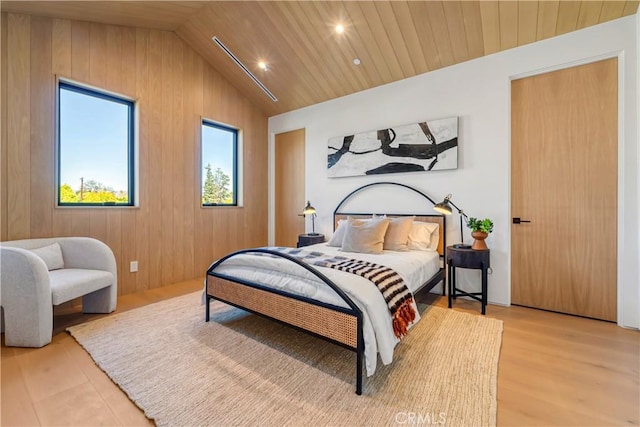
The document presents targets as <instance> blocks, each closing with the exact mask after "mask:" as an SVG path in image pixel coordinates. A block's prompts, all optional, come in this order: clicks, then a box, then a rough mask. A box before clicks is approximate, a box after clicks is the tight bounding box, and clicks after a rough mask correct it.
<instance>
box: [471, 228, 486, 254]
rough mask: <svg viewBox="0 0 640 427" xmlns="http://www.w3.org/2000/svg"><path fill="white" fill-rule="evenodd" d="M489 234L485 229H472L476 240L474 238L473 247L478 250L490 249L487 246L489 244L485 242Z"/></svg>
mask: <svg viewBox="0 0 640 427" xmlns="http://www.w3.org/2000/svg"><path fill="white" fill-rule="evenodd" d="M487 236H488V234H487V233H485V232H483V231H472V232H471V237H473V239H474V240H473V244H472V245H471V249H476V250H486V249H489V248H488V247H487V244H486V243H485V242H484V239H486V238H487Z"/></svg>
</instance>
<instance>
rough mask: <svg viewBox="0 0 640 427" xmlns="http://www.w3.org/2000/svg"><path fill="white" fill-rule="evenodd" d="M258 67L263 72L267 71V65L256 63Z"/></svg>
mask: <svg viewBox="0 0 640 427" xmlns="http://www.w3.org/2000/svg"><path fill="white" fill-rule="evenodd" d="M258 67H260V68H262V69H263V70H264V71H267V64H265V63H264V62H262V61H260V62H258Z"/></svg>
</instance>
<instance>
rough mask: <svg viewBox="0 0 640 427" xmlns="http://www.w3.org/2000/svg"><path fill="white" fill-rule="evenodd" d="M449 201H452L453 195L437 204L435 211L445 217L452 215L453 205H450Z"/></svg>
mask: <svg viewBox="0 0 640 427" xmlns="http://www.w3.org/2000/svg"><path fill="white" fill-rule="evenodd" d="M449 200H451V194H448V195H447V197H445V198H444V200H443V201H441V202H440V203H436V204H435V205H433V210H434V211H436V212H439V213H441V214H445V215H451V212H452V211H451V205H450V204H449Z"/></svg>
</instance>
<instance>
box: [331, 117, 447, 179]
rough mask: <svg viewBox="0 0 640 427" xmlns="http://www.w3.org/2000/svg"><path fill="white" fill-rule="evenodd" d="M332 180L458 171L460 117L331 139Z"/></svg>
mask: <svg viewBox="0 0 640 427" xmlns="http://www.w3.org/2000/svg"><path fill="white" fill-rule="evenodd" d="M328 148H329V154H328V162H327V166H328V175H329V178H338V177H344V176H358V175H376V174H385V173H399V172H426V171H432V170H443V169H457V168H458V118H457V117H449V118H445V119H437V120H427V121H424V122H420V123H415V124H411V125H404V126H397V127H394V128H387V129H380V130H374V131H370V132H363V133H358V134H355V135H346V136H342V137H336V138H331V139H329V147H328Z"/></svg>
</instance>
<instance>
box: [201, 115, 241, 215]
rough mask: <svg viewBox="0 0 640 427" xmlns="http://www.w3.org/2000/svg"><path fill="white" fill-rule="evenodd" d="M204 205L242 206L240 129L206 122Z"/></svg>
mask: <svg viewBox="0 0 640 427" xmlns="http://www.w3.org/2000/svg"><path fill="white" fill-rule="evenodd" d="M201 170H202V206H237V205H238V130H237V129H233V128H230V127H228V126H223V125H220V124H217V123H212V122H210V121H207V120H203V121H202V169H201Z"/></svg>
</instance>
